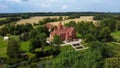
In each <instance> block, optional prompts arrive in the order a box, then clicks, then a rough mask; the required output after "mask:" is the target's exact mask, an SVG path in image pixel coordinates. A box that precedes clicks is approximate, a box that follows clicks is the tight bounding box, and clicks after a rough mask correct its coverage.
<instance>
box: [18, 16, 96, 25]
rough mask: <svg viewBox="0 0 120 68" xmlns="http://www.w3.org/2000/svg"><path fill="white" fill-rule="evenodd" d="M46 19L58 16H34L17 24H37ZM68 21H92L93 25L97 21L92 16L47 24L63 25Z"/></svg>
mask: <svg viewBox="0 0 120 68" xmlns="http://www.w3.org/2000/svg"><path fill="white" fill-rule="evenodd" d="M47 17H50V18H56V17H59V16H36V17H31V18H30V19H22V20H20V21H18V22H17V24H26V23H31V24H33V23H38V22H39V20H42V19H44V18H47ZM64 17H65V16H64ZM70 21H76V22H79V21H87V22H90V21H93V22H94V23H96V22H97V21H95V20H93V16H81V17H80V18H76V19H69V20H65V21H58V22H49V23H51V24H53V25H57V24H58V23H59V22H62V23H63V24H64V23H68V22H70Z"/></svg>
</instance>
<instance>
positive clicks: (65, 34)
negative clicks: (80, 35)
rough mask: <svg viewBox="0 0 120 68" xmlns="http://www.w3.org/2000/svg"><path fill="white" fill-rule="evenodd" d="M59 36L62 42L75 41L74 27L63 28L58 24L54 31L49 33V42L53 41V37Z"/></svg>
mask: <svg viewBox="0 0 120 68" xmlns="http://www.w3.org/2000/svg"><path fill="white" fill-rule="evenodd" d="M55 35H58V36H60V38H61V40H63V41H67V42H69V41H72V40H73V39H76V31H75V28H74V27H64V26H63V25H62V23H59V24H58V25H57V26H56V27H55V28H54V30H53V31H52V32H51V33H50V37H49V39H50V40H53V38H54V36H55Z"/></svg>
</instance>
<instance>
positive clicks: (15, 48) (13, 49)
mask: <svg viewBox="0 0 120 68" xmlns="http://www.w3.org/2000/svg"><path fill="white" fill-rule="evenodd" d="M7 55H8V56H9V57H11V58H18V57H19V56H20V43H19V41H18V40H16V39H13V38H11V39H9V40H8V46H7Z"/></svg>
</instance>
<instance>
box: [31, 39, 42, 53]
mask: <svg viewBox="0 0 120 68" xmlns="http://www.w3.org/2000/svg"><path fill="white" fill-rule="evenodd" d="M40 47H42V46H41V43H40V41H39V40H38V39H37V38H32V39H31V40H30V47H29V51H30V52H31V53H34V52H35V49H36V48H40Z"/></svg>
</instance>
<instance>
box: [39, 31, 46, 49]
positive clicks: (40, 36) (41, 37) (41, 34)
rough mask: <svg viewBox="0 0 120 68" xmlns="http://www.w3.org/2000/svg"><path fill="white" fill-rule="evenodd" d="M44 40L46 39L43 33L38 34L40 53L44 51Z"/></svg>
mask: <svg viewBox="0 0 120 68" xmlns="http://www.w3.org/2000/svg"><path fill="white" fill-rule="evenodd" d="M46 39H47V35H46V34H45V33H40V35H39V40H40V42H41V45H42V51H44V46H45V44H46Z"/></svg>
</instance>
